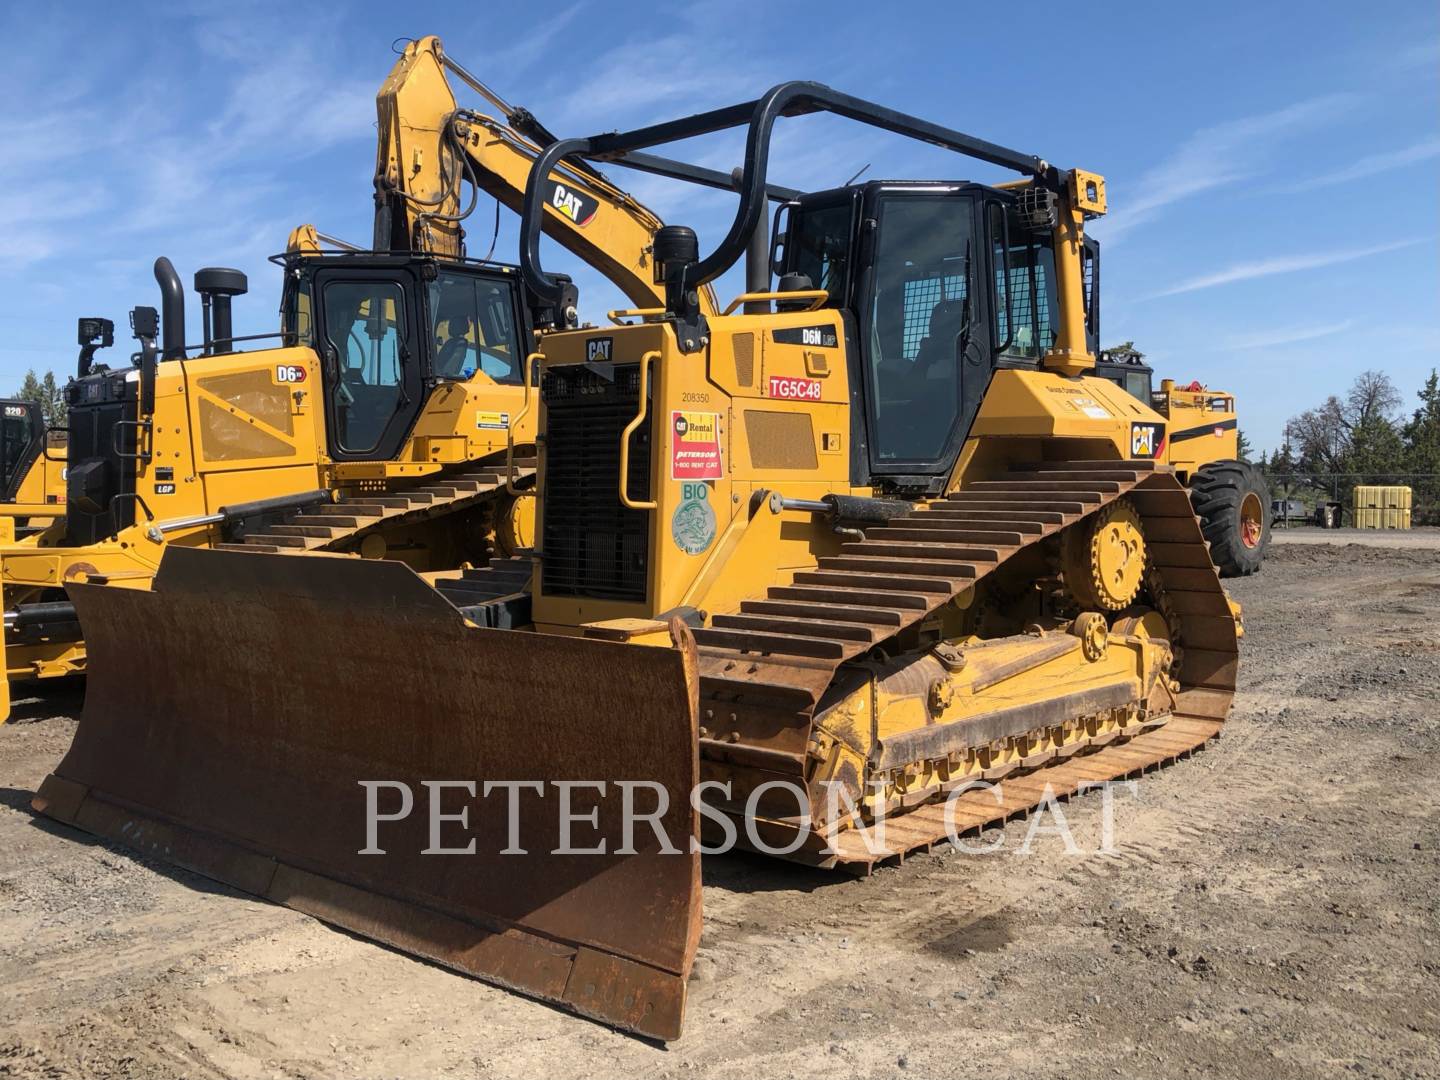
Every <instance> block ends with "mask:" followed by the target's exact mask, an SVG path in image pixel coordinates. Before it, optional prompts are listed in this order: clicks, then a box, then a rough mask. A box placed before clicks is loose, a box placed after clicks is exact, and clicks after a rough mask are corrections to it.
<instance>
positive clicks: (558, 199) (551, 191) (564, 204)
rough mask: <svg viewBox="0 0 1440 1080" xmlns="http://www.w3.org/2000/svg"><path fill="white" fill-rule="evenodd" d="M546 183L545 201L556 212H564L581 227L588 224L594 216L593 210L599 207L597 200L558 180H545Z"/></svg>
mask: <svg viewBox="0 0 1440 1080" xmlns="http://www.w3.org/2000/svg"><path fill="white" fill-rule="evenodd" d="M547 185H548V190H547V191H546V195H545V199H546V201H547V202H548V203H549V204H550V206H551V207H552V208H553V209H554V210H555V212H556V213H559V214H564V215H565V216H566V217H567V218H569V219H570V220H571V221H573V222H574V223H575V224H576V225H579V226H580V227H581V228H582V229H583V228H584V227H585V226H586V225H589V224H590V219H591V218H593V217H594V216H595V211H597V210H599V209H600V203H599V201H597V200H595V199H592V198H590V196H588V195H585V194H582V193H581V192H579V191H576V190H575V189H574V188H573V187H567V186H566V185H565V184H562V183H560V181H558V180H550V181H547Z"/></svg>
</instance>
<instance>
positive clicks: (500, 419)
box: [475, 412, 510, 431]
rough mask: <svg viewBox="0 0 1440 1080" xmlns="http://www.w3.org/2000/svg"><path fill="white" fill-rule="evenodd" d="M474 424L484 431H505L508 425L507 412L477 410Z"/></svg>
mask: <svg viewBox="0 0 1440 1080" xmlns="http://www.w3.org/2000/svg"><path fill="white" fill-rule="evenodd" d="M475 426H476V427H477V428H482V429H484V430H486V431H505V430H507V429H508V428H509V427H510V414H509V413H508V412H477V413H476V414H475Z"/></svg>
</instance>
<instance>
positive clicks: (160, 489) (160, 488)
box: [155, 484, 175, 495]
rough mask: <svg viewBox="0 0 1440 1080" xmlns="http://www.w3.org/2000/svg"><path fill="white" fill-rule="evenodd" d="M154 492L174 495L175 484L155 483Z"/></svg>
mask: <svg viewBox="0 0 1440 1080" xmlns="http://www.w3.org/2000/svg"><path fill="white" fill-rule="evenodd" d="M155 494H156V495H174V494H175V485H174V484H156V485H155Z"/></svg>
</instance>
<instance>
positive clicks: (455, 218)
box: [374, 36, 723, 314]
mask: <svg viewBox="0 0 1440 1080" xmlns="http://www.w3.org/2000/svg"><path fill="white" fill-rule="evenodd" d="M447 69H449V70H458V71H460V72H462V73H463V78H464V80H465V81H466V82H467V83H468V84H469V85H471V86H473V87H475V88H477V89H479V90H480V91H481V92H482V93H485V94H487V96H490V97H491V99H492V101H493V102H494V103H495V104H496V105H497V106H500V107H501V108H502V110H503V111H504V112H505V114H506V121H500V120H495V119H492V118H491V117H488V116H485V115H482V114H481V113H477V112H474V111H471V110H468V109H461V108H459V107H458V106H457V104H456V101H455V95H454V93H453V92H452V90H451V88H450V84H449V81H448V80H447V78H446V70H447ZM376 111H377V112H378V114H379V139H378V146H377V148H376V162H375V241H374V243H375V248H376V250H419V251H428V252H432V253H434V254H437V255H443V256H447V257H450V258H460V257H462V256H463V255H464V253H465V251H464V238H465V232H464V227H463V224H462V223H463V222H464V220H465V218H466V217H467V216H468V214H469V213H470V212H471V211H472V210H473V209H474V204H475V200H476V198H477V197H478V194H479V193H480V192H484V193H485V194H486V195H489V196H491V197H493V198H495V199H497V200H498V201H499V202H500V203H502V204H503V205H505V206H507V207H509V208H510V209H511V210H513V211H515V212H517V213H518V212H519V211H520V209H521V207H522V204H523V202H524V198H525V184H526V181H527V179H528V178H529V176H530V167H531V166H532V165H533V164H534V162H535V160H536V159H537V158H538V157H539V156H540V154H541V152H542V150H543V147H542V146H541V145H538V144H537V142H535V141H533V140H532V139H531V138H528V137H526V135H524V134H522V133H521V132H520V131H519V130H517V128H518V127H525V128H526V129H527V130H529V131H530V132H531V133H532V134H535V135H537V136H539V137H540V138H542V139H545V138H547V137H548V132H545V131H544V129H543V128H542V127H540V125H539V124H538V123H536V122H535V121H534V118H533V117H531V116H530V115H529V114H528V113H526V112H524V111H523V110H519V109H512V108H510V107H509V106H506V105H505V104H504V102H502V101H501V100H500V99H499V98H498V97H496V96H495V95H494V94H493V93H491V92H490V91H489V90H488V88H485V87H484V86H483V84H481V83H479V82H478V80H475V79H474V78H473V76H470V75H469V74H468V72H464V69H463V68H459V67H458V65H455V64H453V63H452V62H448V61H447V60H446V58H445V53H444V49H443V46H442V45H441V43H440V39H439V38H437V37H434V36H428V37H423V38H420V39H419V40H418V41H413V42H411V43H410V44H409V45H407V46H406V48H405V51H404V53H403V54H402V55H401V57H400V59H399V60H398V61H397V62H396V64H395V66H394V68H392V69H391V71H390V74H389V76H388V77H387V78H386V79H385V82H384V83H383V84H382V86H381V87H380V92H379V94H377V95H376ZM697 171H699V170H697ZM715 176H716V178H720V179H721V181H722V182H723V178H722V177H721V175H720V174H715ZM462 181H469V184H470V193H469V195H468V196H467V194H466V191H465V184H464V183H462ZM546 185H547V187H546V207H545V221H544V226H543V227H544V231H545V233H546V234H547V235H549V236H550V237H552V238H553V239H555V240H557V241H558V242H559V243H560V244H561V245H562V246H563V247H565V248H566V249H567V250H569V251H570V252H571V253H572V254H574V255H576V256H577V257H579V258H580V259H582V260H583V261H584V262H585V263H586V264H587V265H589V266H591V267H594V268H595V269H596V270H598V271H599V272H600V273H602V274H604V275H605V277H607V278H608V279H609V280H611V281H613V282H614V283H615V284H616V285H617V286H618V287H619V288H620V289H621V290H622V291H623V292H624V293H625V295H626V296H627V297H629V299H630V301H631V302H632V303H634V304H636V305H637V306H639V307H642V308H654V307H663V306H664V302H665V300H664V286H663V285H661V284H657V283H656V282H655V275H654V272H653V268H652V265H651V262H652V260H651V251H650V247H651V238H652V237H653V236H654V234H655V230H656V229H658V228H660V226H661V225H662V224H663V222H661V220H660V219H659V218H658V217H656V216H655V215H654V214H653V213H652V212H651V211H650V210H649V209H647V208H646V207H645V206H643V205H641V204H640V203H639V202H637V201H636V200H635V199H633V198H632V197H631V196H630V195H628V194H626V193H625V192H624V191H622V190H621V189H620V188H618V187H616V186H615V185H614V184H612V183H611V182H610V181H609V180H607V179H606V178H605V177H604V176H603V175H601V174H600V173H599V172H598V171H596V170H594V169H592V168H590V167H588V166H586V165H584V164H579V165H573V164H569V163H566V164H562V165H559V166H557V167H556V168H555V169H554V170H552V171H551V173H550V176H549V178H548V179H547V181H546ZM700 303H701V307H702V310H704V311H705V312H706V313H707V314H714V313H715V312H716V310H717V308H716V303H715V295H714V293H713V291H712V290H711V289H710V287H709V286H708V285H707V286H706V287H705V288H704V289H703V290H702V295H701V298H700Z"/></svg>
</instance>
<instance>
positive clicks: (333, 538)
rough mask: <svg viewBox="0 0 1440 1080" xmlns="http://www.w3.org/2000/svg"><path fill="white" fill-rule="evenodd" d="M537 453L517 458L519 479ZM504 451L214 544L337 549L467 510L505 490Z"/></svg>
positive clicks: (293, 550)
mask: <svg viewBox="0 0 1440 1080" xmlns="http://www.w3.org/2000/svg"><path fill="white" fill-rule="evenodd" d="M535 468H536V462H535V459H533V458H526V459H521V458H517V459H516V461H515V480H516V482H517V483H522V482H523V483H530V482H532V481H533V480H534V478H535ZM505 476H506V469H505V462H504V455H499V456H498V460H497V459H496V458H491V459H488V460H484V461H481V462H469V463H467V464H466V465H463V466H461V467H459V468H457V469H455V470H454V471H447V472H441V473H438V474H436V475H435V476H432V477H428V478H426V479H425V480H424V481H423V482H420V483H417V484H416V485H415V486H413V487H406V488H386V489H383V490H377V491H373V492H372V491H358V492H353V493H347V494H345V495H342V496H341V497H340V499H339V500H337V501H336V502H333V503H328V504H326V505H324V506H318V507H313V508H309V509H306V510H300V511H295V512H293V513H291V514H289V515H287V516H286V518H285V519H284V520H283V521H281V522H278V523H275V524H271V525H267V526H265V527H264V528H261V529H257V530H255V531H254V532H250V533H246V534H245V536H244V537H243V538H242V539H241V540H240V541H238V542H234V543H223V544H216V545H215V546H216V547H217V548H220V549H222V550H226V551H251V552H256V551H258V552H265V553H267V554H281V555H284V554H295V555H298V554H303V553H305V552H307V551H334V550H336V549H337V548H339V547H340V546H341V545H343V544H346V543H349V542H351V541H354V540H358V539H361V538H362V537H364V536H365V535H366V534H368V533H373V532H378V531H380V530H382V529H384V528H387V527H390V526H394V525H407V524H410V523H412V522H418V521H425V520H428V519H430V518H436V517H441V516H443V515H445V514H451V513H455V512H456V511H459V510H466V509H469V508H471V507H474V506H478V505H481V504H482V503H484V502H486V501H488V500H490V499H493V498H495V496H496V495H498V494H499V493H500V492H503V491H504V490H505Z"/></svg>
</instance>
